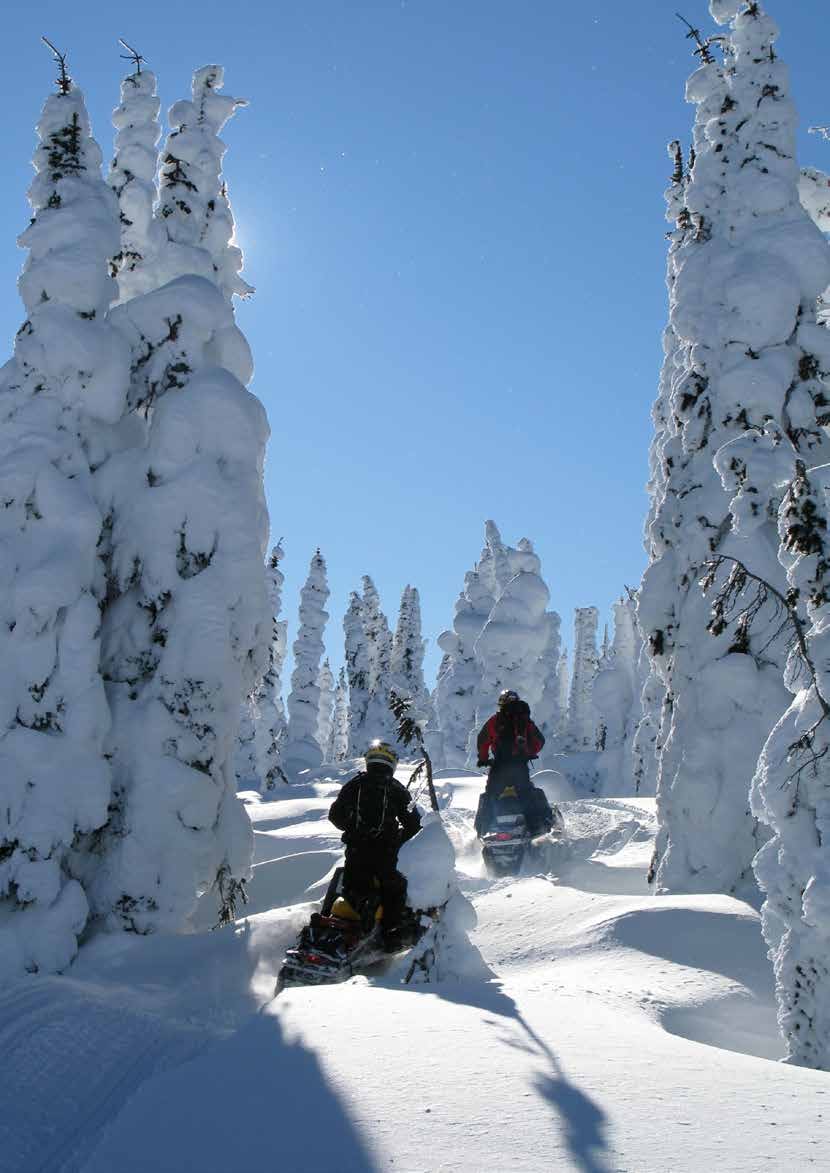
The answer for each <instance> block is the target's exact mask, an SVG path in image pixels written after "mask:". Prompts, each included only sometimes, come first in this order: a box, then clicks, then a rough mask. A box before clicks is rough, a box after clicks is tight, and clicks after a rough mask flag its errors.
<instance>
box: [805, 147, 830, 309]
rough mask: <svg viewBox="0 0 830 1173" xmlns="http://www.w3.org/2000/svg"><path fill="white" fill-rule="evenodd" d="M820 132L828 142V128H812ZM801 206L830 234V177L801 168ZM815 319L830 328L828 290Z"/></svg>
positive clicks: (820, 300)
mask: <svg viewBox="0 0 830 1173" xmlns="http://www.w3.org/2000/svg"><path fill="white" fill-rule="evenodd" d="M811 129H813V130H820V131H821V133H822V135H823V136H824V138H825V139H827V140H828V141H830V127H826V126H822V127H812V128H811ZM798 196H799V199H800V200H801V206H802V207H803V208H804V210H805V211H806V212H807V214H808V215H809V217H810V218H811V220H812V221H813V223H814V224H815V226H816V227H817V228H818V229H819V231H821V232H830V175H826V174H825V173H824V172H823V171H818V170H816V168H815V167H802V169H801V178H800V180H799V184H798ZM817 317H818V320H819V322H821V324H822V325H823V326H830V289H825V291H824V293H823V294H822V295H821V297H820V298H819V302H818V307H817Z"/></svg>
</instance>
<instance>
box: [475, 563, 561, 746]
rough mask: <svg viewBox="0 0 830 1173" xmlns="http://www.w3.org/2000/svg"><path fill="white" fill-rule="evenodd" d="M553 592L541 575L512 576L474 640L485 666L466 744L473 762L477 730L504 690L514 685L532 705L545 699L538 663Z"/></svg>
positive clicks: (525, 571)
mask: <svg viewBox="0 0 830 1173" xmlns="http://www.w3.org/2000/svg"><path fill="white" fill-rule="evenodd" d="M549 601H550V592H549V591H548V588H547V587H546V586H545V584H544V582H543V581H542V579H541V577H540V576H539V575H538V574H535V573H533V572H532V571H528V570H523V571H520V572H519V573H518V574H517V575H515V576H514V577H513V578H511V579H510V581H509V582H508V584H507V586H506V587H505V588H504V590H503V591H502V593H501V596H500V598H499V600H498V602H496V603H495V604H494V606H493V609H492V611H491V612H490V617H489V619H488V620H487V622H486V624H485V625H484V629H483V630H482V632H481V635H480V636H479V637H478V639H477V640H476V645H475V652H476V656H477V658H478V659H479V661H480V663H481V665H482V680H481V685H480V688H479V692H478V698H479V699H478V707H477V709H476V714H475V723H474V726H473V729H472V730H471V732H470V738H469V742H468V747H467V752H468V758H467V760H468V764H469V765H471V766H474V765H475V762H476V757H477V751H476V747H475V739H476V732H477V731H478V729H479V727H480V726H481V725H483V724H484V722H485V721H486V720H487V718H488V717H489V716H491V714H492V713H494V712H495V710H496V706H497V703H498V699H499V693H500V692H501V691H502V689H505V688H512V689H515V690H516V692H518V693H519V695H520V696H521V697H523V698H524V699H525V700H526V701H527V702H528V704H529V705H530V707H531V709H533V708H534V707H535V706H536V705H537V704H538V702H539V700H540V699H541V679H540V674H539V670H538V664H539V661H540V658H541V656H542V653H543V651H544V649H545V645H546V643H547V641H548V638H549V634H550V625H549V620H548V613H547V612H546V607H547V605H548V603H549Z"/></svg>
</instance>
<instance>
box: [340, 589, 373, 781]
mask: <svg viewBox="0 0 830 1173" xmlns="http://www.w3.org/2000/svg"><path fill="white" fill-rule="evenodd" d="M343 632H344V635H345V658H346V678H347V680H348V684H349V745H348V751H347V754H346V756H347V757H350V758H354V757H357V756H358V755H359V754H362V753H363V751H364V750H365V748H366V741H367V737H366V711H367V709H368V707H369V652H368V648H367V645H366V632H365V630H364V627H363V600H362V599H361V597H360V595H359V594H358V593H357V592H356V591H352V593H351V595H350V596H349V607H348V610H347V611H346V614H345V615H344V616H343Z"/></svg>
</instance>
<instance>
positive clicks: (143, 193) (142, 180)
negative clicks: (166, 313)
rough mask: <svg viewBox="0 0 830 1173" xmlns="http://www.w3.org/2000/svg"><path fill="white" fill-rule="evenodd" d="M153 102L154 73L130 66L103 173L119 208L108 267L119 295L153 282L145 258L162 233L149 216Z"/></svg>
mask: <svg viewBox="0 0 830 1173" xmlns="http://www.w3.org/2000/svg"><path fill="white" fill-rule="evenodd" d="M159 106H160V102H159V99H158V96H157V94H156V76H155V74H154V73H151V72H150V71H149V70H144V71H143V72H138V71H136V72H134V73H129V74H127V76H126V77H125V78H123V80H122V82H121V104H120V106H117V107H116V108H115V110H113V113H112V124H113V126H114V127H115V129H116V131H117V134H116V136H115V157H114V159H113V161H112V165H111V167H110V172H109V176H108V182H109V184H110V186H111V187H112V189H113V191H114V192H115V194H116V195H117V197H118V204H119V208H120V220H121V247H120V249H119V251H118V252H117V253H116V254H115V256H114V257H113V260H112V271H113V276H114V277H117V279H118V291H119V297H120V299H121V300H122V301H126V300H127V298H130V297H135V296H136V295H137V294H139V293H145V292H147V290H148V289H152V288H154V286H155V284H156V273H155V270H154V267H153V265H152V263H151V262H152V261H153V260H154V258H155V257H156V254H157V253H158V250H159V248H160V247H161V241H162V237H163V235H164V233H163V230H162V228H161V225H160V223H159V222H158V221H157V220H155V219H154V217H153V205H154V204H155V201H156V197H157V194H158V193H157V190H156V170H157V168H158V143H159V139H160V137H161V126H160V125H159Z"/></svg>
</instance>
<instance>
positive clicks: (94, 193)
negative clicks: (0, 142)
mask: <svg viewBox="0 0 830 1173" xmlns="http://www.w3.org/2000/svg"><path fill="white" fill-rule="evenodd" d="M37 133H38V138H39V142H38V146H37V148H36V150H35V154H34V159H33V164H34V168H35V172H36V174H35V177H34V179H33V180H32V182H31V185H30V186H29V192H28V196H29V203H30V204H31V206H32V210H33V213H34V219H33V221H32V223H31V224H30V225H29V227H28V228H27V229H26V230H25V231H24V232H23V233H21V235H20V236H19V237H18V241H17V243H18V244H19V245H20V247H21V248H25V249H28V250H29V257H28V259H27V261H26V264H25V266H24V269H23V272H22V273H21V275H20V279H19V282H18V288H19V290H20V296H21V297H22V299H23V303H24V305H25V306H26V310H27V311H28V312H29V314H31V313H32V312H33V311H34V310H35V309H36V308H37V307H38V306H42V305H44V304H45V303H51V304H52V305H53V306H55V305H65V306H69V307H71V308H72V309H73V310H75V311H76V312H77V313H82V314H85V315H86V316H87V317H89V318H93V317H95V316H97V315H101V314H103V313H105V312H106V310H107V309H108V308H109V305H110V303H111V302H112V300H113V298H114V297H115V294H116V287H115V282H114V281H113V280H112V278H111V277H110V276H109V274H108V272H107V269H106V266H104V267H103V269H102V267H101V264H100V260H99V253H100V251H101V247H102V245H105V246H106V248H107V255H108V256H112V255H113V254H114V253H115V252H117V251H118V213H117V209H116V206H115V197H114V195H113V193H112V192H111V191H110V189H109V188H108V187H107V186H106V184H105V183H104V182H103V181H102V179H101V150H100V148H99V146H98V144H97V143H96V142H95V140H94V139H93V138H92V132H91V130H90V125H89V116H88V114H87V110H86V104H85V102H84V96H83V94H82V92H81V91H80V90H79V89H78V88H77V86H75V84H74V83H72V82H70V83H69V89H68V90H67V91H66V93H60V94H52V95H50V97H48V98H47V99H46V104H45V105H44V107H43V111H42V113H41V116H40V119H39V120H38V124H37ZM59 250H60V251H59ZM62 262H63V263H62Z"/></svg>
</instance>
